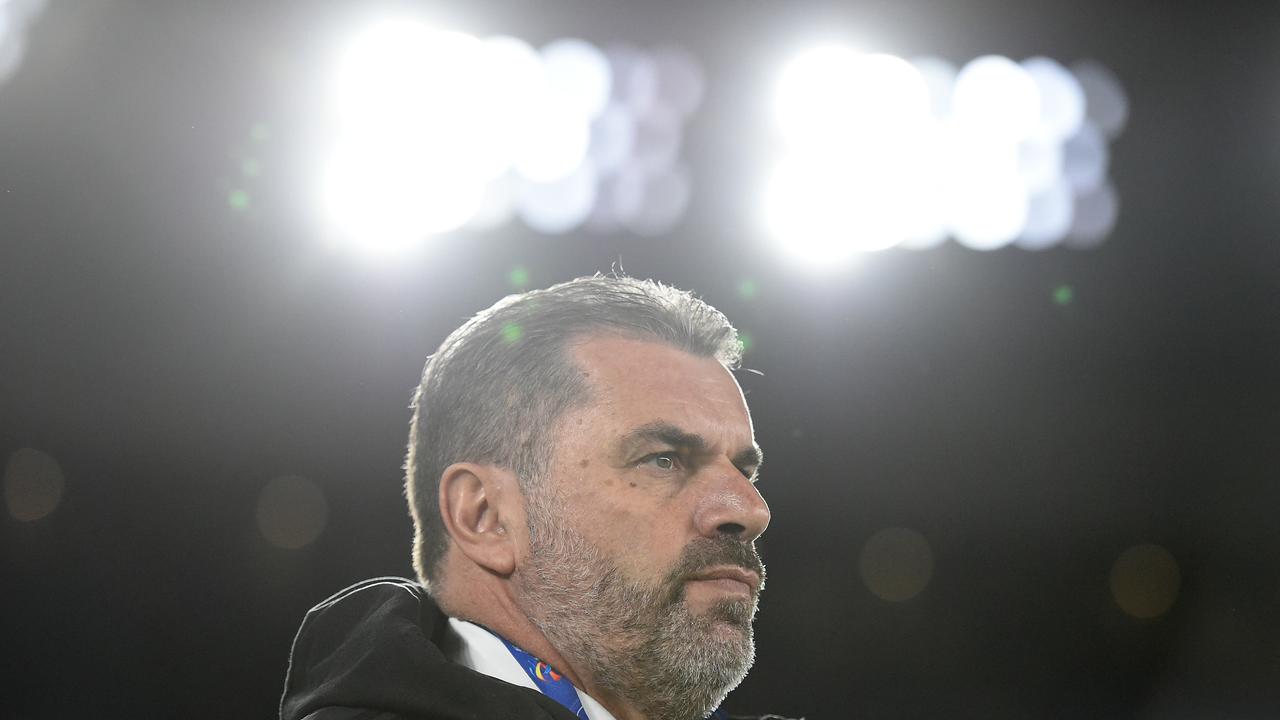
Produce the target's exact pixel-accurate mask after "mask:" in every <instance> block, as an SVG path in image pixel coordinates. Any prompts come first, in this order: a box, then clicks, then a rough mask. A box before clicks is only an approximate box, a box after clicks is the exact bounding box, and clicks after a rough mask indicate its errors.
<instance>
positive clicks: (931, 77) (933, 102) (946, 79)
mask: <svg viewBox="0 0 1280 720" xmlns="http://www.w3.org/2000/svg"><path fill="white" fill-rule="evenodd" d="M911 64H912V65H914V66H915V68H916V70H918V71H920V77H922V78H924V85H925V87H926V88H928V90H929V110H930V112H931V114H932V116H933V118H934V119H935V120H942V119H944V118H946V117H947V116H948V115H950V114H951V96H952V93H953V91H954V89H955V85H956V73H957V70H956V66H955V65H952V64H951V63H949V62H947V61H946V60H943V59H941V58H936V57H918V58H913V59H912V60H911Z"/></svg>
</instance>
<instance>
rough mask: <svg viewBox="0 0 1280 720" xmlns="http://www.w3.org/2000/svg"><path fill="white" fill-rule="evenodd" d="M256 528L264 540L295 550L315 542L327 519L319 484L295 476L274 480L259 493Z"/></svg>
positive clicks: (327, 506) (326, 505) (326, 504)
mask: <svg viewBox="0 0 1280 720" xmlns="http://www.w3.org/2000/svg"><path fill="white" fill-rule="evenodd" d="M257 517H258V531H259V532H261V533H262V537H264V538H266V540H267V542H269V543H271V544H272V545H275V546H276V547H279V548H284V549H286V550H297V549H299V548H303V547H306V546H307V545H310V544H311V543H313V542H315V540H316V538H317V537H319V536H320V533H321V532H323V531H324V526H325V524H326V523H328V522H329V502H328V501H327V500H325V497H324V492H323V491H322V490H321V489H320V487H319V486H318V485H316V484H315V483H314V482H311V481H310V480H308V479H306V478H304V477H299V476H297V475H285V476H282V477H278V478H275V479H273V480H272V481H271V482H269V483H267V484H266V486H265V487H263V488H262V493H261V494H259V496H258V513H257Z"/></svg>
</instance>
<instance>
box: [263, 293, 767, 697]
mask: <svg viewBox="0 0 1280 720" xmlns="http://www.w3.org/2000/svg"><path fill="white" fill-rule="evenodd" d="M739 357H740V349H739V344H738V338H737V333H736V331H735V330H734V328H733V326H732V325H730V324H729V322H728V321H727V320H726V319H725V317H724V315H722V314H721V313H720V312H719V311H717V310H715V309H714V308H712V307H710V306H709V305H707V304H705V303H703V302H702V301H701V300H698V299H697V298H695V297H693V296H692V295H690V294H689V293H686V292H682V291H679V290H676V289H674V288H671V287H667V286H664V285H661V284H659V283H656V282H653V281H639V280H635V279H632V278H626V277H603V276H596V277H589V278H579V279H577V280H573V281H570V282H567V283H563V284H560V285H556V286H553V287H551V288H548V289H545V290H539V291H533V292H529V293H525V294H522V295H514V296H510V297H507V298H505V299H504V300H502V301H500V302H498V303H497V304H496V305H494V306H493V307H491V308H489V309H488V310H485V311H483V312H481V313H479V314H478V315H476V316H475V317H473V318H472V319H471V320H469V321H468V322H467V323H466V324H464V325H463V326H462V327H460V328H459V329H458V330H456V331H455V332H454V333H452V334H451V335H450V336H449V337H448V338H447V339H446V340H445V341H444V343H443V344H442V345H441V347H440V349H439V351H438V352H436V354H435V355H433V356H432V357H431V358H430V360H429V361H428V362H427V365H426V368H425V370H424V371H423V375H422V383H421V385H420V386H419V387H418V389H417V392H416V394H415V398H414V403H413V420H412V425H411V429H410V440H409V452H408V460H407V462H406V489H407V496H408V500H409V509H410V512H411V514H412V516H413V521H414V528H415V535H414V552H413V559H414V568H415V570H416V571H417V575H418V582H416V583H415V582H412V581H408V580H400V579H395V578H383V579H378V580H371V581H366V582H364V583H361V584H358V585H356V586H354V587H352V588H349V589H347V590H345V591H343V592H342V593H339V594H338V595H335V596H334V597H332V598H330V599H329V600H326V601H325V602H323V603H321V604H320V605H318V606H317V607H315V608H314V609H312V610H311V612H310V613H308V615H307V618H306V619H305V620H304V621H303V624H302V628H301V629H300V630H299V632H298V637H297V639H296V640H295V642H294V648H293V655H292V658H291V661H290V666H289V675H288V678H287V680H286V687H285V694H284V697H283V699H282V701H281V717H282V719H283V720H301V719H302V718H306V719H307V720H346V719H354V718H369V719H373V718H382V719H386V720H390V719H391V718H516V719H520V718H559V719H562V720H567V719H568V718H573V717H579V718H582V717H589V718H591V720H637V719H640V718H645V719H648V720H693V719H695V718H705V717H707V716H709V715H711V714H712V713H713V711H714V712H716V713H717V715H719V713H718V711H716V708H717V706H718V705H719V703H720V702H721V701H722V700H723V699H724V697H725V695H726V694H727V693H728V692H729V691H730V690H732V689H733V688H734V687H736V686H737V685H738V683H739V682H741V681H742V678H743V677H745V675H746V673H747V670H748V668H749V667H750V666H751V664H752V662H753V659H754V642H753V639H752V625H751V623H752V620H753V618H754V616H755V612H756V606H757V597H758V594H759V592H760V589H761V588H762V587H763V584H764V566H763V565H762V564H761V562H760V558H759V556H758V555H757V554H756V550H755V545H754V541H755V539H756V538H757V537H759V536H760V534H761V533H763V532H764V530H765V527H766V526H767V525H768V524H769V508H768V506H767V505H766V504H765V502H764V499H763V498H762V497H761V496H760V493H759V492H758V491H757V489H756V486H755V484H754V483H755V480H756V473H757V471H758V470H759V468H760V463H761V460H762V456H761V452H760V449H759V447H758V446H757V445H756V443H755V440H754V434H753V430H752V425H751V417H750V415H749V414H748V411H747V407H746V403H745V401H744V399H743V396H742V391H741V390H740V389H739V387H738V384H737V382H736V381H735V379H734V377H733V375H732V374H731V373H730V370H731V369H732V368H734V367H735V366H736V364H737V362H738V360H739Z"/></svg>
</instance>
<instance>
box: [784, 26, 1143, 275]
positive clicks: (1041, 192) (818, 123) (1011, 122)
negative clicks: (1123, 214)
mask: <svg viewBox="0 0 1280 720" xmlns="http://www.w3.org/2000/svg"><path fill="white" fill-rule="evenodd" d="M1079 67H1080V66H1077V68H1079ZM1083 67H1084V74H1085V75H1086V76H1089V77H1088V78H1086V77H1084V76H1082V77H1080V78H1079V79H1077V77H1076V75H1073V74H1072V72H1071V71H1068V70H1067V69H1066V68H1064V67H1063V66H1062V65H1060V64H1059V63H1057V62H1055V61H1053V60H1050V59H1048V58H1044V57H1035V58H1031V59H1029V60H1027V61H1025V62H1024V63H1021V64H1019V63H1016V62H1014V61H1013V60H1010V59H1009V58H1006V57H1001V56H995V55H991V56H985V57H980V58H977V59H975V60H973V61H972V62H970V63H968V64H966V65H965V66H964V67H963V68H962V69H961V70H960V71H959V72H957V71H956V69H955V67H954V66H952V65H951V64H949V63H947V62H946V61H943V60H939V59H937V58H931V57H924V58H919V59H917V60H915V61H914V62H912V63H907V62H905V61H903V60H901V59H899V58H896V57H893V56H890V55H861V54H858V53H856V52H854V51H853V50H851V49H849V48H845V47H839V46H826V47H820V48H817V49H814V50H812V51H809V52H807V53H804V54H802V55H800V56H798V57H797V58H796V59H794V60H793V61H792V62H790V63H789V64H787V65H786V66H785V67H784V68H783V71H782V72H781V73H780V75H779V81H778V85H777V88H776V92H775V94H774V97H773V100H774V107H773V113H774V116H775V120H776V123H777V127H778V130H779V135H780V137H781V140H782V155H781V160H780V162H779V165H778V168H777V169H776V171H775V173H774V174H773V176H772V177H771V178H770V179H769V181H768V183H767V184H766V192H765V193H764V198H763V203H762V212H763V215H764V219H765V224H766V225H767V227H768V229H769V231H770V232H771V233H772V234H773V235H775V236H776V237H777V238H778V240H779V241H780V242H781V243H783V244H784V246H785V247H787V249H788V250H790V251H792V254H795V255H798V256H800V257H803V258H806V259H808V260H811V261H813V262H816V263H819V264H821V263H831V262H832V261H834V260H839V259H841V258H844V257H846V256H848V255H851V254H853V253H855V252H858V251H861V250H873V249H880V248H885V247H890V246H893V245H900V246H902V247H905V248H911V249H920V248H927V247H933V246H935V245H937V244H939V243H941V242H943V241H944V240H945V239H946V237H947V236H948V235H950V236H952V237H954V238H955V239H956V240H957V242H959V243H960V244H962V245H964V246H966V247H968V248H972V249H976V250H993V249H997V248H1001V247H1005V246H1007V245H1009V244H1011V243H1015V242H1016V243H1017V244H1018V245H1019V246H1021V247H1023V248H1025V249H1028V250H1039V249H1043V248H1047V247H1050V246H1053V245H1055V244H1058V243H1059V242H1065V243H1066V244H1068V245H1073V246H1082V245H1085V244H1088V243H1090V242H1097V241H1098V240H1096V239H1093V238H1099V237H1100V235H1101V234H1105V231H1109V229H1110V227H1111V226H1112V225H1113V224H1114V217H1115V212H1114V209H1115V207H1116V206H1117V203H1116V202H1114V193H1111V194H1110V195H1109V194H1108V192H1107V190H1108V188H1109V186H1108V185H1106V175H1107V161H1108V148H1107V143H1106V137H1105V136H1104V135H1105V133H1103V132H1100V131H1099V129H1098V126H1097V125H1095V124H1094V123H1093V122H1090V121H1089V120H1086V110H1087V111H1088V117H1089V118H1092V117H1093V115H1094V109H1093V108H1092V105H1090V104H1089V103H1086V102H1085V98H1086V97H1089V98H1090V103H1092V96H1091V95H1090V94H1089V93H1090V89H1089V88H1090V83H1091V82H1092V83H1093V85H1096V86H1097V87H1098V88H1100V89H1098V90H1094V91H1093V93H1094V94H1095V95H1099V96H1101V97H1104V98H1110V100H1111V102H1110V103H1109V105H1108V107H1112V108H1115V107H1117V106H1119V105H1122V103H1120V102H1119V101H1118V100H1117V98H1118V99H1119V100H1123V94H1122V92H1121V91H1120V90H1119V85H1118V83H1116V82H1114V78H1112V77H1111V76H1110V75H1109V73H1108V72H1105V71H1098V72H1092V71H1091V70H1090V67H1089V66H1088V65H1087V64H1086V65H1085V66H1083ZM1090 78H1091V79H1090ZM1087 80H1088V81H1087ZM1102 114H1103V115H1104V116H1105V115H1106V113H1105V112H1103V113H1102ZM1114 114H1115V112H1114V111H1113V112H1112V115H1114ZM1111 122H1115V121H1114V119H1112V120H1111ZM1086 211H1087V212H1086ZM1082 212H1084V213H1085V214H1086V215H1088V217H1085V218H1083V219H1082V217H1081V214H1082Z"/></svg>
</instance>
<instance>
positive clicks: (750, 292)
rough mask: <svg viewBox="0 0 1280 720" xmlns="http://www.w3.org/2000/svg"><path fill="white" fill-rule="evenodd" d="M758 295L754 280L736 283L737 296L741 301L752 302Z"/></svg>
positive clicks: (758, 288)
mask: <svg viewBox="0 0 1280 720" xmlns="http://www.w3.org/2000/svg"><path fill="white" fill-rule="evenodd" d="M759 294H760V287H759V286H758V285H756V281H755V280H751V279H746V280H743V281H742V282H740V283H738V295H739V296H740V297H741V298H742V299H743V300H754V299H755V297H756V295H759Z"/></svg>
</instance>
